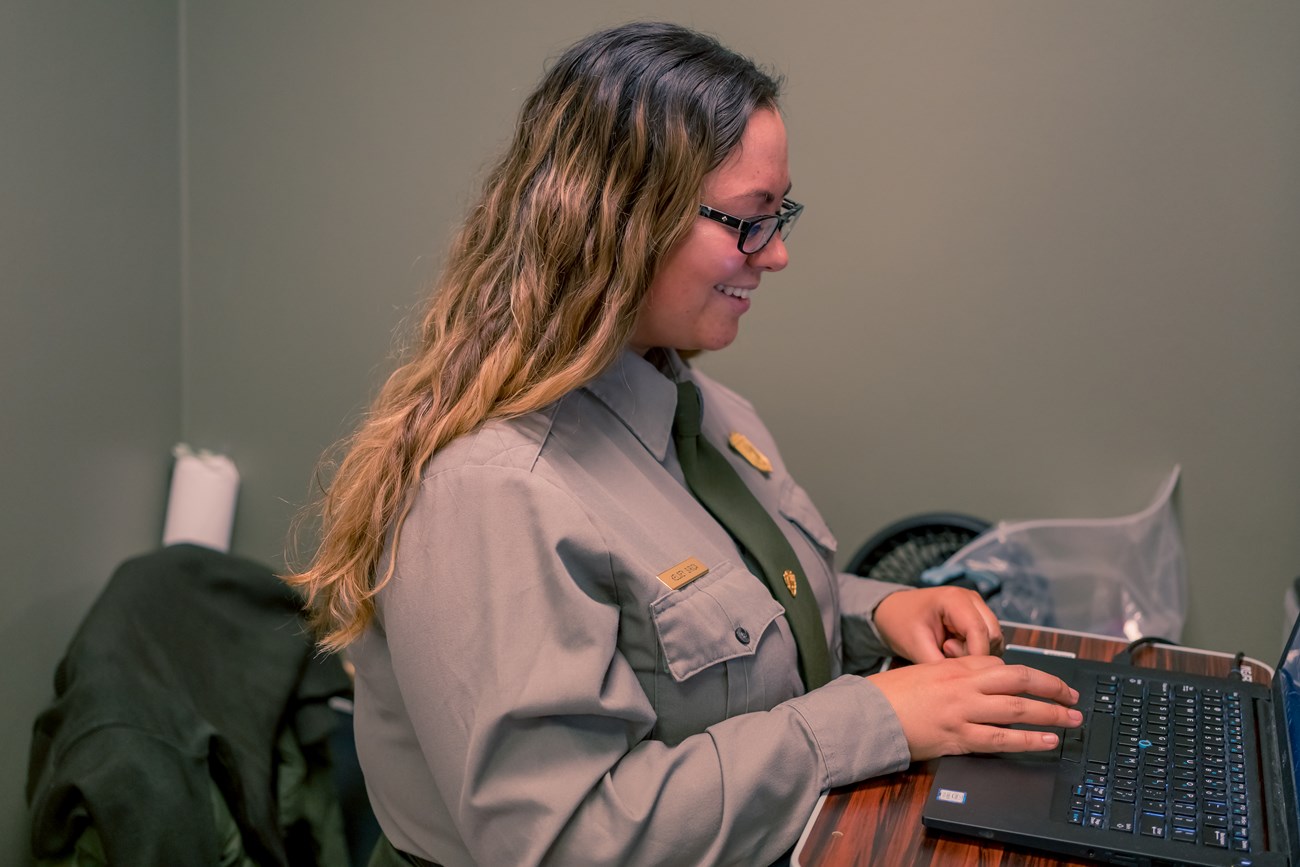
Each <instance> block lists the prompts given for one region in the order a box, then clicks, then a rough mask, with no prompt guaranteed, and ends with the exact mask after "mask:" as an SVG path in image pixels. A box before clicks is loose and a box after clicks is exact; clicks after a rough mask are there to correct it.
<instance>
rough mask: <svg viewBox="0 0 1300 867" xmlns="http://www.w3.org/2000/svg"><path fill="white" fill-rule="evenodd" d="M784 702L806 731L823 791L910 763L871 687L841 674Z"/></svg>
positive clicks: (898, 727) (889, 712)
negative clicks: (816, 754) (822, 773)
mask: <svg viewBox="0 0 1300 867" xmlns="http://www.w3.org/2000/svg"><path fill="white" fill-rule="evenodd" d="M789 704H790V705H791V706H792V707H793V708H794V710H795V711H796V712H797V713H798V714H799V715H800V716H802V717H803V719H804V721H805V722H806V723H807V724H808V728H809V730H810V731H811V732H812V735H813V739H814V740H815V742H816V745H817V749H818V751H819V752H820V754H821V760H822V767H823V768H824V769H825V780H824V787H825V788H833V787H835V786H844V785H848V784H849V783H856V782H858V781H859V780H865V779H867V778H868V777H876V776H880V775H882V774H892V773H894V772H895V771H901V770H903V769H904V768H906V767H907V766H908V765H909V764H910V763H911V760H912V756H911V750H910V749H909V748H908V746H907V738H906V736H904V734H903V725H902V723H901V722H899V719H898V716H897V715H896V714H895V713H894V708H893V706H892V705H890V703H889V701H888V699H886V698H885V695H884V693H882V692H881V691H880V690H879V689H878V688H877V687H876V686H875V684H873V683H871V682H870V681H869V680H866V679H865V678H861V677H858V676H856V675H851V674H848V675H844V676H842V677H839V678H837V679H835V680H833V681H831V682H830V683H828V684H827V685H826V686H823V687H821V688H820V689H815V690H813V691H812V692H810V693H807V694H806V695H802V696H800V697H798V698H795V699H792V700H791V701H790V702H789Z"/></svg>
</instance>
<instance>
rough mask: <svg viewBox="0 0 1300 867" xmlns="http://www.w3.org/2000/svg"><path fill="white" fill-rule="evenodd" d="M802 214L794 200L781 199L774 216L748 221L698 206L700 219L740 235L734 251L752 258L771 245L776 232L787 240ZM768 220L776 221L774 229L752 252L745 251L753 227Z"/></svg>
mask: <svg viewBox="0 0 1300 867" xmlns="http://www.w3.org/2000/svg"><path fill="white" fill-rule="evenodd" d="M802 213H803V205H801V204H799V203H798V202H796V201H795V200H794V199H782V200H781V210H780V211H778V212H777V213H775V214H765V215H763V216H761V217H754V218H752V219H749V220H742V219H741V218H740V217H733V216H732V215H731V214H724V213H723V212H722V211H719V210H718V209H717V208H710V207H709V206H708V205H700V216H701V217H705V218H707V219H710V220H713V221H714V222H715V223H721V224H722V225H724V226H726V227H727V228H729V229H735V230H736V231H737V232H739V233H740V237H739V238H738V239H737V240H736V249H738V250H740V252H742V253H744V254H745V255H746V256H752V255H754V254H755V253H757V252H758V251H759V250H762V249H763V248H764V247H766V246H767V245H768V244H770V243H772V239H773V238H775V237H776V233H777V232H778V231H779V232H780V233H781V240H782V241H784V240H785V239H786V238H789V237H790V230H791V229H793V228H794V222H795V220H797V219H799V215H800V214H802ZM768 220H776V228H774V229H773V230H772V233H771V234H770V235H768V236H767V237H766V238H764V239H763V243H761V244H759V245H758V246H757V247H755V248H754V249H752V250H746V249H745V241H747V240H749V237H750V232H751V231H752V230H753V228H754V227H755V226H758V225H761V224H763V223H765V222H767V221H768Z"/></svg>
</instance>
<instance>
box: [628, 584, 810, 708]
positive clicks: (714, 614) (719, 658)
mask: <svg viewBox="0 0 1300 867" xmlns="http://www.w3.org/2000/svg"><path fill="white" fill-rule="evenodd" d="M784 613H785V609H784V608H782V607H781V603H779V602H777V601H776V600H775V599H773V598H772V594H771V593H770V592H769V591H768V589H767V585H765V584H764V583H763V582H762V580H761V579H759V578H758V577H756V576H754V575H751V574H750V573H749V572H747V571H745V570H744V569H741V568H738V567H737V566H735V565H734V564H732V563H731V562H730V561H727V560H724V561H722V562H721V563H719V564H718V565H717V566H715V567H713V568H712V569H710V570H709V574H707V575H705V576H703V577H701V578H698V579H696V580H695V581H693V582H691V583H690V584H688V585H686V586H685V587H683V588H681V589H680V590H674V591H673V592H671V593H668V594H666V595H664V596H661V597H660V598H659V599H657V600H655V601H654V602H652V603H651V604H650V616H651V617H652V618H653V620H654V624H655V632H656V633H657V634H658V637H659V644H660V646H661V647H662V648H663V652H664V661H665V663H666V665H667V668H668V673H669V674H671V675H672V677H673V680H675V681H677V682H678V683H680V682H682V681H684V680H687V679H688V678H690V677H693V676H694V675H696V674H698V673H699V672H701V671H703V670H704V669H706V668H708V667H710V666H712V665H717V664H718V663H720V662H726V661H727V660H729V659H736V658H738V657H742V656H753V655H754V653H755V652H756V651H757V649H758V644H759V637H760V636H761V635H762V634H763V633H764V632H765V631H766V630H767V628H768V627H769V626H771V625H772V622H773V621H774V620H776V619H777V618H778V617H780V616H781V615H782V614H784Z"/></svg>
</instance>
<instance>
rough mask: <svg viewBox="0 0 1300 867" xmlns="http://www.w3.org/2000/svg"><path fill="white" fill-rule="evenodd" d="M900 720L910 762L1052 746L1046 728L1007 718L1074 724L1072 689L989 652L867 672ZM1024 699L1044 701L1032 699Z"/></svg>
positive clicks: (1052, 739) (1078, 717)
mask: <svg viewBox="0 0 1300 867" xmlns="http://www.w3.org/2000/svg"><path fill="white" fill-rule="evenodd" d="M870 680H871V682H872V683H873V684H875V685H876V686H877V687H879V689H880V691H881V692H883V693H884V694H885V698H887V699H888V700H889V703H890V704H891V705H892V706H893V708H894V712H895V713H896V714H897V715H898V719H899V721H900V722H901V723H902V725H903V734H904V735H906V737H907V745H908V747H909V748H910V750H911V753H912V759H913V761H917V760H922V759H931V758H935V757H936V756H944V755H953V754H958V753H977V752H978V753H985V752H988V753H1013V752H1029V751H1033V750H1048V749H1052V748H1053V747H1055V746H1056V745H1057V743H1058V742H1059V738H1058V737H1057V736H1056V735H1055V734H1052V733H1046V732H1038V731H1026V730H1021V729H1010V728H1006V726H1008V725H1010V724H1012V723H1025V724H1028V725H1035V726H1045V727H1056V728H1074V727H1076V726H1078V725H1080V724H1081V723H1082V722H1083V715H1082V714H1081V713H1080V712H1079V711H1077V710H1075V709H1074V708H1073V707H1069V705H1073V704H1074V703H1075V702H1077V701H1078V700H1079V694H1078V693H1077V692H1076V691H1075V690H1073V689H1071V688H1070V687H1069V685H1067V684H1066V683H1065V681H1063V680H1061V679H1060V678H1058V677H1055V676H1053V675H1050V674H1048V673H1047V672H1044V671H1039V670H1037V669H1034V668H1029V667H1027V666H1024V665H1007V664H1006V663H1004V662H1003V661H1002V660H1001V659H999V658H998V657H996V656H963V657H959V658H956V659H943V660H940V661H937V662H927V663H922V664H919V665H907V666H902V667H900V668H895V669H891V670H889V671H884V672H881V673H880V674H875V675H872V676H871V677H870ZM1025 696H1037V697H1038V698H1041V699H1045V701H1038V700H1036V699H1033V698H1026V697H1025Z"/></svg>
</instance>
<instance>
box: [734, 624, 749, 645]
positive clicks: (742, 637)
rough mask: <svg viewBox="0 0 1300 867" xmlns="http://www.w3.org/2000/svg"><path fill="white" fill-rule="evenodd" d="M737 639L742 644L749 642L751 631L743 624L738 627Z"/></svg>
mask: <svg viewBox="0 0 1300 867" xmlns="http://www.w3.org/2000/svg"><path fill="white" fill-rule="evenodd" d="M736 640H737V641H739V642H740V643H741V644H749V631H748V630H747V629H745V627H743V626H737V627H736Z"/></svg>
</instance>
